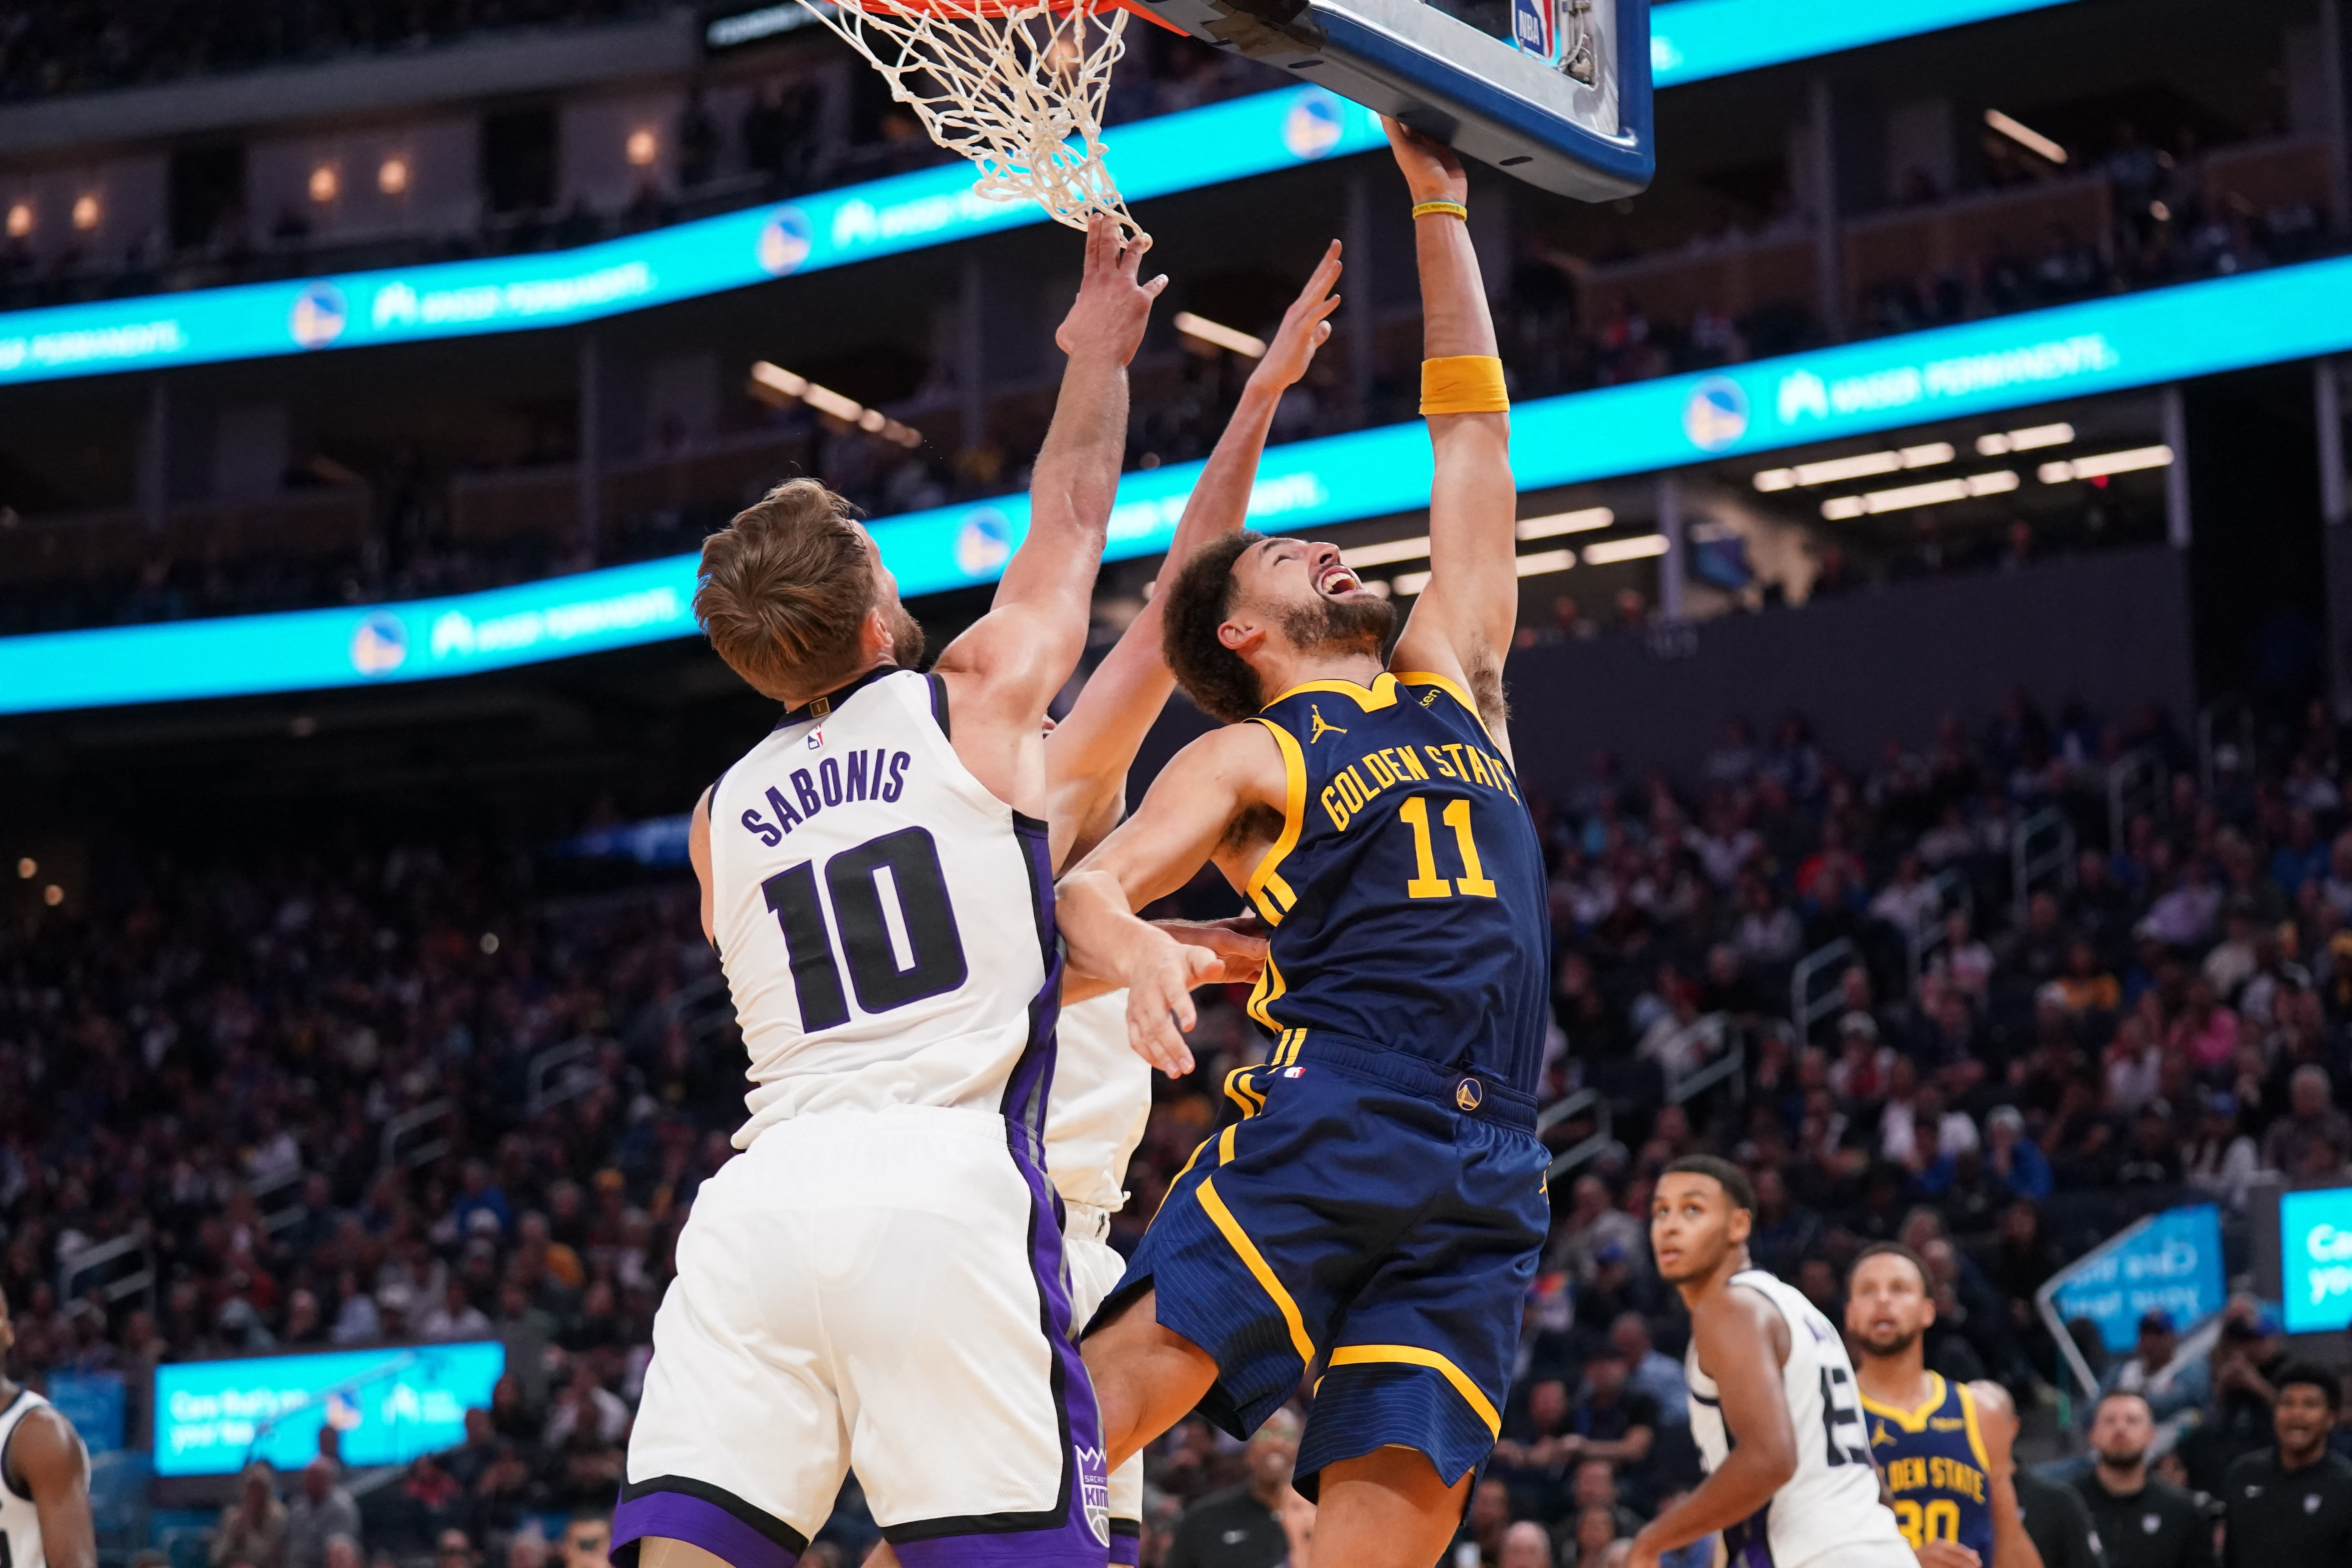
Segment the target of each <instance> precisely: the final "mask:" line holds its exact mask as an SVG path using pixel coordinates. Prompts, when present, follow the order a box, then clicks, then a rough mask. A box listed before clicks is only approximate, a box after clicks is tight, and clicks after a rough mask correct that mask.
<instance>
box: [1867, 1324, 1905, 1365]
mask: <svg viewBox="0 0 2352 1568" xmlns="http://www.w3.org/2000/svg"><path fill="white" fill-rule="evenodd" d="M1918 1342H1919V1331H1918V1330H1916V1329H1914V1330H1912V1331H1910V1332H1909V1333H1907V1334H1897V1335H1895V1337H1894V1338H1893V1339H1891V1340H1889V1341H1887V1342H1885V1344H1875V1343H1873V1342H1871V1341H1869V1340H1864V1341H1862V1342H1861V1344H1862V1353H1863V1354H1864V1355H1866V1356H1869V1357H1870V1358H1871V1359H1872V1360H1874V1361H1889V1360H1892V1359H1893V1358H1894V1357H1895V1356H1899V1355H1906V1354H1908V1353H1909V1352H1910V1349H1911V1347H1912V1346H1913V1345H1916V1344H1917V1343H1918Z"/></svg>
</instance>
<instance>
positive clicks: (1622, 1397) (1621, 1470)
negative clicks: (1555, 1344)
mask: <svg viewBox="0 0 2352 1568" xmlns="http://www.w3.org/2000/svg"><path fill="white" fill-rule="evenodd" d="M1631 1371H1632V1368H1631V1367H1630V1366H1629V1365H1628V1364H1627V1363H1626V1360H1625V1355H1624V1352H1622V1351H1621V1350H1619V1349H1618V1348H1617V1347H1616V1346H1615V1345H1614V1344H1612V1343H1609V1342H1605V1341H1604V1342H1602V1343H1601V1344H1600V1345H1598V1346H1596V1347H1595V1348H1594V1349H1593V1351H1592V1352H1591V1354H1590V1355H1589V1356H1588V1357H1587V1358H1586V1359H1585V1363H1584V1383H1583V1385H1582V1386H1581V1387H1580V1388H1579V1389H1578V1390H1577V1394H1576V1408H1575V1415H1573V1416H1572V1417H1571V1418H1570V1427H1571V1429H1572V1430H1573V1432H1574V1434H1575V1436H1574V1437H1573V1438H1572V1439H1571V1440H1570V1441H1569V1442H1568V1443H1567V1444H1565V1445H1564V1446H1563V1447H1564V1450H1565V1452H1566V1455H1567V1457H1568V1458H1571V1459H1576V1460H1584V1459H1606V1460H1608V1461H1609V1462H1610V1463H1611V1464H1612V1465H1614V1466H1615V1467H1616V1468H1617V1479H1618V1482H1619V1484H1620V1486H1621V1487H1622V1489H1623V1490H1624V1491H1625V1492H1626V1493H1627V1494H1628V1495H1629V1497H1631V1498H1632V1499H1633V1500H1634V1501H1635V1502H1637V1503H1647V1502H1651V1501H1654V1500H1655V1498H1656V1495H1657V1494H1656V1491H1655V1489H1654V1486H1653V1485H1652V1484H1651V1477H1650V1450H1651V1447H1653V1445H1654V1444H1655V1443H1656V1441H1657V1436H1658V1406H1657V1402H1656V1401H1655V1400H1654V1399H1652V1398H1651V1397H1650V1396H1649V1395H1648V1394H1643V1393H1641V1392H1639V1391H1638V1390H1636V1389H1634V1388H1633V1387H1632V1386H1630V1384H1628V1382H1627V1377H1628V1374H1629V1373H1630V1372H1631Z"/></svg>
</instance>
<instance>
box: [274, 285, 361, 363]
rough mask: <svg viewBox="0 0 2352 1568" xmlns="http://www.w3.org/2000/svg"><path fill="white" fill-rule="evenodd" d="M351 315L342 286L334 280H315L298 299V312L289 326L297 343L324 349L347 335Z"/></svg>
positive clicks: (295, 307) (296, 307) (295, 309)
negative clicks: (347, 321)
mask: <svg viewBox="0 0 2352 1568" xmlns="http://www.w3.org/2000/svg"><path fill="white" fill-rule="evenodd" d="M349 314H350V312H349V310H347V308H346V307H345V306H344V304H343V291H342V290H341V289H338V288H336V287H335V286H334V285H333V284H332V283H313V284H311V285H310V287H309V288H308V289H303V290H302V292H301V294H300V295H299V297H298V298H297V299H296V300H295V301H294V314H293V316H292V318H291V319H290V320H289V321H288V323H287V325H288V327H289V329H290V330H291V331H293V333H294V341H295V342H298V343H300V344H301V345H302V346H303V347H304V348H306V349H322V348H325V347H326V346H327V345H328V344H329V343H331V342H334V341H335V340H336V339H337V338H340V337H341V336H342V335H343V322H344V321H346V320H347V319H348V318H349Z"/></svg>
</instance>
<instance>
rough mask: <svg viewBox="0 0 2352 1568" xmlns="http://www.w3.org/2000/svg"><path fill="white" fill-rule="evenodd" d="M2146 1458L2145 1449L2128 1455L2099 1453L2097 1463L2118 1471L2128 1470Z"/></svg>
mask: <svg viewBox="0 0 2352 1568" xmlns="http://www.w3.org/2000/svg"><path fill="white" fill-rule="evenodd" d="M2094 1452H2096V1450H2094ZM2145 1458H2147V1449H2145V1448H2141V1449H2138V1450H2137V1451H2135V1452H2132V1453H2128V1454H2107V1453H2101V1454H2099V1456H2098V1459H2099V1463H2101V1464H2103V1465H2106V1466H2108V1467H2110V1468H2115V1469H2118V1470H2128V1469H2130V1468H2132V1467H2133V1466H2135V1465H2137V1464H2138V1463H2139V1462H2140V1461H2141V1460H2142V1459H2145Z"/></svg>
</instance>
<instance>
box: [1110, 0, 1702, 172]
mask: <svg viewBox="0 0 2352 1568" xmlns="http://www.w3.org/2000/svg"><path fill="white" fill-rule="evenodd" d="M1146 4H1148V5H1150V7H1151V15H1153V16H1157V17H1160V18H1161V19H1162V20H1164V21H1166V22H1167V23H1169V24H1170V25H1171V26H1176V27H1181V28H1182V29H1183V30H1184V31H1185V32H1187V33H1189V34H1191V35H1192V37H1197V38H1200V39H1202V41H1204V42H1206V43H1210V44H1213V45H1215V46H1217V47H1220V48H1224V49H1229V50H1231V51H1233V52H1234V53H1236V54H1243V55H1247V56H1248V57H1250V58H1252V59H1255V60H1256V61H1258V62H1260V63H1261V64H1264V65H1269V66H1273V67H1276V68H1278V69H1282V70H1286V71H1289V72H1291V73H1292V74H1293V75H1295V76H1297V77H1299V78H1301V79H1305V80H1308V81H1312V82H1316V83H1318V84H1319V85H1321V86H1323V87H1326V88H1328V89H1330V90H1331V91H1333V92H1336V93H1338V94H1339V96H1340V97H1342V98H1345V99H1347V100H1349V101H1351V102H1354V103H1360V104H1362V105H1364V106H1366V107H1367V108H1370V109H1373V110H1378V111H1380V112H1381V113H1382V114H1388V115H1393V116H1394V117H1395V118H1397V119H1399V120H1402V121H1404V122H1405V123H1406V124H1408V125H1410V126H1412V128H1413V129H1414V130H1416V131H1421V132H1426V133H1427V134H1429V135H1431V136H1433V137H1435V138H1437V139H1438V140H1439V141H1441V142H1447V143H1450V144H1451V145H1452V146H1453V147H1454V148H1455V149H1456V150H1457V151H1459V152H1461V153H1465V154H1466V155H1468V156H1470V157H1473V158H1475V159H1477V160H1478V161H1480V162H1481V163H1489V164H1492V165H1494V166H1495V167H1496V168H1498V169H1506V170H1508V171H1509V172H1510V173H1511V174H1516V175H1517V176H1518V177H1519V178H1521V179H1523V180H1526V181H1527V182H1528V183H1529V184H1535V185H1540V186H1542V187H1543V188H1544V189H1545V190H1548V191H1557V192H1559V194H1560V195H1566V196H1575V197H1577V198H1579V199H1580V200H1583V201H1591V202H1598V201H1609V200H1612V199H1614V198H1616V197H1619V196H1630V195H1633V194H1634V193H1635V192H1637V191H1640V190H1643V189H1645V188H1646V187H1647V186H1648V185H1649V183H1650V174H1651V171H1652V170H1653V169H1654V167H1655V164H1656V155H1655V153H1654V149H1653V147H1652V143H1651V140H1650V0H1512V3H1511V5H1509V6H1508V7H1507V9H1506V10H1504V11H1503V12H1502V13H1500V14H1499V15H1500V17H1501V22H1502V30H1501V31H1500V32H1499V33H1495V32H1489V31H1487V30H1486V26H1480V25H1478V23H1477V22H1474V21H1473V20H1471V18H1473V17H1476V18H1481V19H1485V18H1489V17H1492V16H1496V13H1494V12H1492V11H1490V10H1489V9H1488V8H1487V7H1486V6H1484V5H1464V4H1457V3H1455V0H1435V3H1425V0H1146ZM1457 13H1458V14H1457ZM1492 25H1494V24H1493V23H1492V22H1491V21H1489V22H1488V26H1492Z"/></svg>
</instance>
